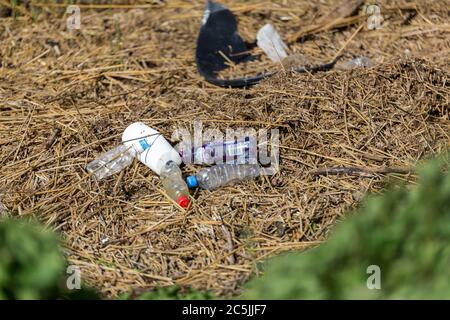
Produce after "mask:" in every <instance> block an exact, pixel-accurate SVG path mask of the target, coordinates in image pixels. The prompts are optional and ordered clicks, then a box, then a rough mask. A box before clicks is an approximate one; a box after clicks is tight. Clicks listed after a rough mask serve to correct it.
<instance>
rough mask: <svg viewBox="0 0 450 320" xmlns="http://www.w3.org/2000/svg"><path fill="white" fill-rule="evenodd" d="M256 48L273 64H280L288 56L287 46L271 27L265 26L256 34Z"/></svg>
mask: <svg viewBox="0 0 450 320" xmlns="http://www.w3.org/2000/svg"><path fill="white" fill-rule="evenodd" d="M256 40H257V44H258V47H260V48H261V50H262V51H264V53H265V54H267V55H268V56H269V58H270V60H272V61H273V62H280V61H281V60H283V59H284V58H286V57H287V56H288V54H287V52H286V50H287V49H288V47H287V45H286V44H285V43H284V42H283V40H282V39H281V37H280V35H279V34H278V32H277V31H276V30H275V28H274V27H273V25H271V24H266V25H265V26H263V27H262V28H261V29H259V31H258V33H257V34H256Z"/></svg>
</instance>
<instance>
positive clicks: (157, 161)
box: [86, 122, 181, 180]
mask: <svg viewBox="0 0 450 320" xmlns="http://www.w3.org/2000/svg"><path fill="white" fill-rule="evenodd" d="M135 157H137V158H138V160H140V161H141V162H142V163H143V164H145V165H146V166H148V167H149V168H150V169H152V170H153V171H154V172H156V173H157V174H158V175H159V174H161V169H162V168H163V166H164V165H165V164H166V163H167V162H169V161H173V162H175V163H176V164H180V163H181V158H180V156H179V155H178V153H177V152H176V151H175V149H174V148H173V147H172V146H171V145H170V143H169V142H167V140H166V139H165V138H164V137H163V136H162V135H161V133H159V132H158V131H156V130H154V129H152V128H150V127H149V126H147V125H146V124H144V123H142V122H135V123H133V124H131V125H130V126H128V127H127V128H126V129H125V131H124V132H123V135H122V144H121V145H119V146H118V147H116V148H114V149H112V150H109V151H108V152H106V153H104V154H102V155H101V156H100V157H98V158H97V159H95V160H94V161H92V162H90V163H89V164H88V165H87V166H86V169H87V171H88V172H90V173H92V174H93V175H94V177H96V178H97V179H98V180H101V179H104V178H106V177H108V176H111V175H113V174H115V173H117V172H120V171H121V170H123V169H125V168H126V167H127V166H129V165H130V164H131V163H132V162H133V160H134V158H135Z"/></svg>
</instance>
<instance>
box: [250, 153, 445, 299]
mask: <svg viewBox="0 0 450 320" xmlns="http://www.w3.org/2000/svg"><path fill="white" fill-rule="evenodd" d="M444 166H445V164H443V162H442V160H441V161H434V162H432V163H431V164H430V165H427V166H426V167H424V168H422V169H421V171H420V174H419V184H418V185H417V186H415V187H414V188H413V189H412V190H407V189H406V188H405V187H400V188H399V187H396V188H392V189H391V190H390V191H388V192H385V193H384V194H383V195H382V196H377V197H370V198H369V199H368V200H367V201H366V202H365V203H364V204H363V206H362V207H361V208H360V209H359V210H358V212H357V213H356V214H351V216H350V217H349V218H347V219H346V220H345V221H344V222H341V223H340V224H339V225H338V226H337V227H336V230H335V232H334V234H333V235H332V236H331V238H330V239H328V240H327V242H326V243H325V244H323V245H321V246H319V247H316V248H314V249H312V250H309V251H307V252H304V253H290V254H286V255H283V256H279V257H276V258H274V259H272V260H271V261H270V262H269V263H268V264H267V266H266V267H267V268H266V272H265V275H264V276H263V277H261V278H254V279H253V280H252V281H250V283H249V284H248V285H247V289H248V290H247V291H246V292H245V293H244V294H243V298H248V299H433V298H436V299H443V298H444V299H450V272H449V266H450V246H449V243H450V174H449V173H448V172H446V173H444V171H445V170H443V167H444ZM447 166H448V160H447ZM447 169H448V168H447ZM371 265H377V266H379V267H380V271H381V272H380V275H381V279H380V280H381V281H380V284H381V289H379V290H377V289H372V290H370V289H368V287H367V283H368V282H369V283H372V280H373V278H372V276H373V275H374V273H373V271H370V272H368V269H367V268H368V267H369V266H371ZM369 277H371V279H369V280H368V278H369Z"/></svg>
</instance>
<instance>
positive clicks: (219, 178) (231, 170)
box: [186, 164, 261, 190]
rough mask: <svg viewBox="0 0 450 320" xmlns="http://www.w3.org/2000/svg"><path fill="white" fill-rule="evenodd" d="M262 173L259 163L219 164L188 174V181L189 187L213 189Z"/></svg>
mask: <svg viewBox="0 0 450 320" xmlns="http://www.w3.org/2000/svg"><path fill="white" fill-rule="evenodd" d="M260 174H261V168H260V167H259V165H257V164H218V165H216V166H213V167H209V168H205V169H202V170H200V171H199V172H197V174H195V175H194V176H188V177H187V178H186V182H187V185H188V187H189V188H196V187H198V186H199V187H200V188H202V189H208V190H213V189H217V188H219V187H222V186H225V185H229V184H232V183H236V182H239V181H244V180H249V179H252V178H256V177H257V176H259V175H260Z"/></svg>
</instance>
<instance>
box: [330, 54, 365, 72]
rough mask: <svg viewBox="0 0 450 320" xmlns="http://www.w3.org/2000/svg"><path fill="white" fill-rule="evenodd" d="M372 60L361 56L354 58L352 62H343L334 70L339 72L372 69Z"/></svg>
mask: <svg viewBox="0 0 450 320" xmlns="http://www.w3.org/2000/svg"><path fill="white" fill-rule="evenodd" d="M372 66H373V64H372V60H371V59H370V58H368V57H365V56H361V57H356V58H354V59H352V60H349V61H345V62H343V63H341V64H340V65H338V66H336V68H338V69H341V70H351V69H355V68H362V67H363V68H370V67H372Z"/></svg>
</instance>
